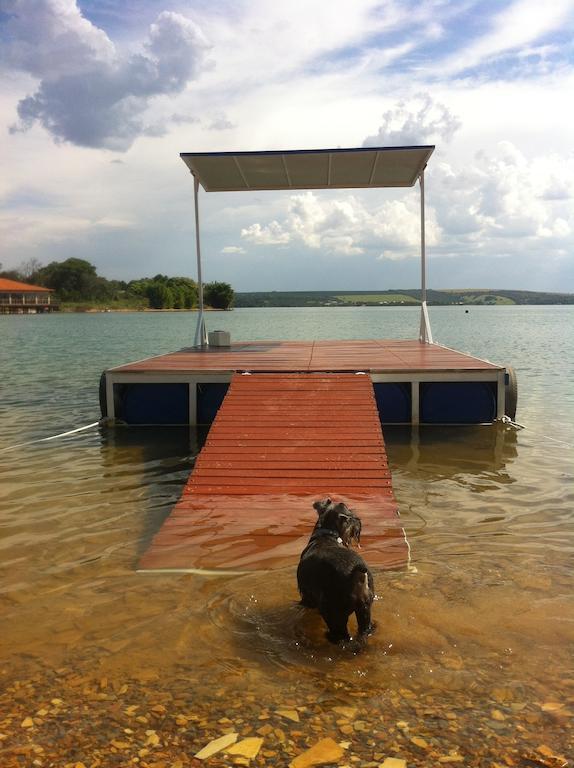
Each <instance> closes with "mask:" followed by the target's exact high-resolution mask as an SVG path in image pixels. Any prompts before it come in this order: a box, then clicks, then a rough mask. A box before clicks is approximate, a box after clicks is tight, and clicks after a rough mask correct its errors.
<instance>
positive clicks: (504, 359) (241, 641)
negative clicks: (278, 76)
mask: <svg viewBox="0 0 574 768" xmlns="http://www.w3.org/2000/svg"><path fill="white" fill-rule="evenodd" d="M417 319H418V316H417V313H416V311H415V310H412V309H408V308H405V309H388V308H384V309H378V308H377V309H370V308H357V309H311V310H295V309H293V310H236V311H234V312H232V313H217V314H213V315H210V316H209V318H208V321H209V323H208V324H209V325H210V327H212V328H215V327H219V328H227V329H230V330H232V334H233V337H234V338H235V339H244V340H248V339H257V338H268V339H270V338H293V339H295V338H313V337H314V338H369V337H385V338H401V337H402V338H408V337H413V336H414V335H415V329H416V327H417ZM573 319H574V312H573V311H572V309H571V308H570V307H492V308H486V307H485V308H476V309H474V308H473V309H471V311H470V313H468V314H466V313H464V309H463V308H444V309H443V308H436V309H433V310H432V322H433V330H434V333H435V337H436V338H437V339H438V340H439V341H440V342H442V343H445V344H447V345H448V346H452V347H455V348H457V349H460V350H461V351H468V352H470V353H472V354H475V355H477V356H481V357H486V358H488V359H491V360H493V361H495V362H500V363H503V364H509V365H513V366H514V367H515V368H516V370H517V372H518V381H519V407H518V414H517V420H518V421H519V422H520V423H521V424H525V425H526V429H524V430H520V431H516V430H514V429H513V428H510V427H503V426H496V427H488V428H486V427H483V428H451V429H444V428H443V429H441V428H432V429H431V428H426V429H425V428H421V429H420V430H411V429H401V428H394V429H389V428H386V429H385V436H386V440H387V447H388V453H389V459H390V462H391V468H392V472H393V485H394V489H395V494H396V497H397V500H398V502H399V506H400V509H401V514H402V519H403V523H404V525H405V528H406V531H407V536H408V538H409V541H410V545H411V554H412V566H413V567H412V568H411V569H409V570H405V571H397V572H392V573H377V574H375V579H376V591H377V601H376V603H375V606H374V616H375V619H376V621H377V624H378V627H377V631H376V633H375V634H374V635H373V636H372V637H371V638H370V639H369V641H368V643H367V645H366V647H365V648H364V649H358V648H356V647H355V646H351V647H349V648H346V649H340V648H334V647H333V646H331V645H330V644H329V643H327V641H326V640H325V638H324V636H323V627H322V625H321V622H320V620H319V619H318V617H316V616H315V615H313V614H312V613H309V612H306V611H304V610H303V609H301V608H300V607H299V606H298V605H297V602H296V601H297V592H296V585H295V567H293V568H286V569H283V570H280V571H276V572H274V573H273V574H272V575H271V576H270V575H269V574H266V573H261V574H250V575H246V576H243V577H240V578H230V577H217V578H205V577H199V576H194V575H152V574H137V573H136V572H135V565H136V563H137V560H138V557H139V555H141V553H142V552H143V551H145V548H146V547H147V544H148V543H149V541H150V539H151V537H152V536H153V535H154V533H155V532H156V531H157V530H158V528H159V527H160V526H161V523H162V521H163V520H164V519H165V517H166V516H167V515H168V514H169V511H170V509H171V507H172V505H173V503H174V502H175V501H176V500H177V498H178V497H179V494H180V492H181V488H182V485H183V483H184V482H185V480H186V479H187V476H188V473H189V471H190V469H191V467H192V466H193V461H194V458H195V456H196V455H197V453H198V451H199V450H200V447H201V444H202V440H203V439H204V435H203V434H201V433H199V432H197V431H195V430H191V431H189V430H187V429H165V430H161V429H154V430H153V432H150V431H149V430H145V429H144V430H142V429H130V430H125V429H123V430H122V429H100V428H97V429H93V430H89V431H86V432H82V433H79V434H77V435H74V436H70V437H66V438H62V439H60V440H56V441H52V442H48V443H37V444H33V445H29V446H25V447H23V448H18V449H15V450H9V451H4V452H2V453H0V478H1V485H0V569H1V580H0V617H1V626H2V632H1V633H0V658H1V670H2V687H1V689H0V766H2V767H4V766H12V765H45V766H50V765H55V766H62V765H66V764H68V763H69V764H71V765H75V764H76V763H77V762H80V761H81V762H83V763H84V764H85V765H86V766H90V765H94V766H97V765H103V766H108V765H110V766H115V765H118V766H119V765H121V766H123V765H131V764H133V765H141V766H144V767H145V766H146V765H152V766H153V765H156V766H160V765H162V766H163V765H166V766H170V765H177V764H178V761H179V762H180V763H181V765H183V766H185V765H193V764H194V762H193V759H192V756H193V754H194V753H195V752H196V751H197V750H198V749H199V748H201V747H202V746H203V745H204V744H206V743H207V742H209V741H210V739H212V738H215V737H217V736H220V735H222V734H223V733H225V732H227V731H230V730H232V731H235V732H237V733H238V734H239V735H240V737H242V736H260V737H261V738H263V745H262V747H261V751H260V752H259V754H258V756H257V757H256V758H254V759H253V760H252V761H251V764H253V765H288V763H289V761H290V760H291V759H292V758H293V757H294V756H295V755H297V754H300V753H302V752H304V751H305V749H307V748H308V747H309V746H311V745H312V744H314V743H315V742H317V741H319V740H320V739H322V738H326V737H330V738H333V739H334V740H335V741H336V742H344V743H345V747H344V750H343V756H342V757H341V758H340V759H337V760H335V761H333V762H334V763H335V764H341V765H346V764H349V765H357V766H361V765H369V764H371V765H378V764H379V763H382V762H383V760H384V758H385V757H393V756H394V757H401V758H403V759H405V760H406V761H407V763H408V765H409V766H411V765H421V766H428V765H441V764H443V763H444V764H449V763H452V764H455V765H467V766H494V765H495V764H496V763H498V764H500V765H510V766H512V765H517V766H522V765H525V766H528V765H559V764H560V760H559V758H560V756H562V757H564V758H568V757H571V756H572V755H574V748H573V746H574V745H573V743H572V727H571V724H572V714H573V713H574V672H573V660H574V656H573V650H574V600H573V598H572V581H573V580H572V566H573V560H574V558H573V554H574V513H573V510H574V503H573V502H574V491H573V485H572V467H573V466H574V463H573V458H574V450H573V448H572V434H573V433H574V431H573V430H572V426H573V422H574V418H573V411H574V404H573V394H572V388H571V382H572V373H573V370H572V369H573V365H574V363H573V361H574V354H573V353H574V341H573V338H572V337H573V334H572V333H571V328H572V320H573ZM194 320H195V317H194V316H193V315H189V314H173V313H171V314H144V315H142V314H126V315H123V314H121V315H120V314H117V315H116V314H103V315H93V316H92V315H90V316H85V315H62V316H51V317H50V316H38V317H2V318H0V326H1V332H2V345H1V348H0V355H1V359H0V362H1V363H2V370H3V379H2V394H1V401H0V402H1V408H2V411H1V416H0V419H1V421H0V423H1V425H2V430H1V433H0V449H2V448H6V447H11V446H12V445H14V444H16V443H19V442H24V441H26V440H33V439H37V438H40V437H44V436H48V435H51V434H55V433H58V432H63V431H65V430H68V429H73V428H74V427H77V426H80V425H82V424H87V423H89V422H92V421H94V420H96V419H97V417H98V412H97V382H98V378H99V373H100V372H101V370H102V369H103V368H105V367H110V366H112V365H115V364H119V363H121V362H127V361H129V360H135V359H139V358H142V357H145V356H148V355H150V354H157V353H161V352H164V351H168V350H172V349H177V348H178V347H180V346H184V345H186V344H189V340H190V337H191V336H192V334H193V327H192V326H193V322H194ZM341 708H343V709H341ZM345 708H346V709H345ZM284 709H288V710H295V712H296V713H297V717H298V720H299V722H294V720H293V719H290V718H289V717H287V716H286V715H285V714H282V713H281V712H280V711H279V712H278V710H284ZM291 717H294V715H293V713H292V712H291ZM28 718H30V719H31V721H30V720H28ZM235 760H236V758H234V757H232V756H230V755H225V754H223V753H218V754H217V755H216V756H215V757H213V758H211V759H210V760H209V764H213V765H231V764H234V761H235ZM98 761H99V762H98ZM441 761H442V762H441ZM333 762H332V763H331V764H333Z"/></svg>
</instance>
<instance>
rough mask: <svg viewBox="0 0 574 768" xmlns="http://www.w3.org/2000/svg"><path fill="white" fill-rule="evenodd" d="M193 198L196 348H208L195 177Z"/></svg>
mask: <svg viewBox="0 0 574 768" xmlns="http://www.w3.org/2000/svg"><path fill="white" fill-rule="evenodd" d="M193 196H194V203H195V251H196V254H197V293H198V300H199V316H198V318H197V326H196V329H195V339H194V342H193V345H194V346H195V347H199V346H201V347H206V346H207V343H208V342H207V332H206V330H205V320H204V318H203V282H202V279H201V246H200V242H199V179H198V178H197V177H196V176H194V177H193Z"/></svg>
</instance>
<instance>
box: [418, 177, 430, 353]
mask: <svg viewBox="0 0 574 768" xmlns="http://www.w3.org/2000/svg"><path fill="white" fill-rule="evenodd" d="M419 183H420V185H421V324H420V332H419V340H420V341H423V342H425V343H427V344H432V343H433V340H432V331H431V327H430V320H429V316H428V310H427V274H426V272H427V266H426V240H425V172H424V169H423V171H422V173H421V175H420V177H419Z"/></svg>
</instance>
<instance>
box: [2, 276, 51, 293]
mask: <svg viewBox="0 0 574 768" xmlns="http://www.w3.org/2000/svg"><path fill="white" fill-rule="evenodd" d="M25 291H30V292H32V293H38V291H50V292H51V293H53V292H54V291H53V289H52V288H46V287H44V286H43V285H29V284H28V283H19V282H18V281H17V280H7V279H6V278H5V277H0V292H2V293H6V292H8V293H24V292H25Z"/></svg>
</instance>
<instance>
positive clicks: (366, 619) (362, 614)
mask: <svg viewBox="0 0 574 768" xmlns="http://www.w3.org/2000/svg"><path fill="white" fill-rule="evenodd" d="M355 616H356V617H357V626H358V629H359V635H360V636H361V635H370V634H372V633H373V632H374V631H375V626H376V625H375V622H374V621H371V606H370V604H368V603H362V604H361V605H359V606H357V608H356V609H355Z"/></svg>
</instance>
